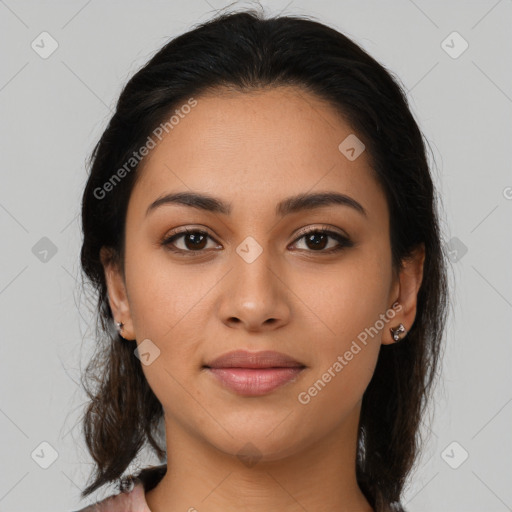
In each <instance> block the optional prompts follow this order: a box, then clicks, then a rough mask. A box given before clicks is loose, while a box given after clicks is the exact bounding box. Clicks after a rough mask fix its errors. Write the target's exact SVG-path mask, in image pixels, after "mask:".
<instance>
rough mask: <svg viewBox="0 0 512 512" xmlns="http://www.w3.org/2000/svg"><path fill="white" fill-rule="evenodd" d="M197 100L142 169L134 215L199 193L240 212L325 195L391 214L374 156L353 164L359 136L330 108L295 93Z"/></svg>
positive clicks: (228, 94)
mask: <svg viewBox="0 0 512 512" xmlns="http://www.w3.org/2000/svg"><path fill="white" fill-rule="evenodd" d="M194 99H195V100H196V101H197V104H196V105H195V106H194V107H192V108H190V109H189V108H187V109H183V111H181V113H180V107H179V106H177V107H176V108H175V110H174V112H176V110H177V111H178V112H176V116H175V118H174V124H173V127H172V129H170V130H169V132H168V133H165V132H164V136H163V137H162V140H161V141H159V142H157V145H156V147H155V148H154V149H152V150H151V151H150V154H149V155H148V156H147V157H146V158H145V159H144V160H143V161H142V163H141V165H140V166H139V169H138V170H137V173H140V176H139V179H138V180H137V184H136V186H135V188H134V190H133V192H132V197H131V199H130V203H131V204H132V208H137V209H139V208H147V206H148V204H149V203H150V202H151V201H153V200H154V199H155V198H156V197H157V196H159V195H161V194H162V193H169V192H176V191H198V192H208V193H210V194H212V195H215V196H218V197H222V198H224V199H225V200H226V201H227V202H229V203H232V204H233V205H234V208H233V210H234V212H235V213H236V211H237V209H240V208H242V207H243V206H244V205H246V206H249V204H251V205H252V208H253V209H254V208H257V209H265V208H266V206H265V204H266V203H269V207H270V206H271V207H272V208H273V207H274V205H275V204H276V203H277V202H279V201H280V200H281V199H282V198H283V197H289V196H291V195H295V194H301V193H306V192H314V191H315V190H317V189H318V190H320V189H321V190H323V191H325V190H334V191H338V192H341V193H345V194H349V195H352V196H354V197H355V198H356V199H357V200H358V201H359V202H362V203H367V204H368V209H370V208H372V209H373V210H374V211H375V214H376V215H378V216H379V215H380V216H382V215H383V214H385V213H386V212H385V211H383V209H384V210H386V208H387V206H386V204H385V199H384V194H383V192H382V190H381V189H380V186H379V185H378V183H377V182H376V180H375V178H374V176H373V170H372V169H371V168H370V164H369V155H367V154H366V151H363V152H362V153H361V154H360V155H359V156H358V157H357V158H356V159H355V160H349V159H348V158H347V156H345V154H344V153H343V152H342V151H340V148H339V146H340V144H341V143H343V141H345V140H346V139H347V137H354V136H356V137H357V135H356V134H355V133H354V130H353V129H352V127H351V126H350V125H349V124H348V123H347V122H346V121H345V120H344V119H343V118H342V117H341V116H340V115H339V114H338V113H337V111H336V110H335V109H334V108H333V107H332V106H331V105H330V104H328V103H327V102H324V101H322V100H321V99H319V98H317V97H316V96H313V95H311V94H310V93H308V92H306V91H304V90H302V89H298V88H295V87H291V86H281V87H277V88H273V89H262V90H258V91H252V92H249V93H247V92H243V93H241V92H234V91H228V90H226V89H221V90H218V91H215V92H211V93H209V94H207V95H202V96H198V97H196V98H194ZM185 103H186V101H185V102H184V104H185ZM185 112H186V113H185ZM172 114H173V113H172V112H171V113H170V114H169V117H171V115H172ZM348 140H352V139H350V138H349V139H348ZM356 140H357V139H356ZM241 200H242V201H241ZM237 203H240V204H237ZM242 203H243V204H242ZM364 206H365V208H366V205H364ZM379 208H380V211H379ZM269 209H270V208H269Z"/></svg>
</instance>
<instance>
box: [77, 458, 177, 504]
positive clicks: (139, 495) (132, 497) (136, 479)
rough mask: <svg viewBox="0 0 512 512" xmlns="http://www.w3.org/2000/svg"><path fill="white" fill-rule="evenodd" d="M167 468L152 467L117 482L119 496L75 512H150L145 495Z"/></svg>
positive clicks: (110, 497) (164, 466)
mask: <svg viewBox="0 0 512 512" xmlns="http://www.w3.org/2000/svg"><path fill="white" fill-rule="evenodd" d="M166 471H167V466H166V465H163V466H152V467H149V468H146V469H143V470H142V471H141V472H140V473H138V474H137V475H135V476H132V475H130V476H128V477H124V478H122V479H121V480H120V482H119V490H120V491H121V492H120V493H119V494H116V495H113V496H109V497H108V498H105V499H104V500H101V501H99V502H97V503H94V504H93V505H89V506H88V507H85V508H82V509H80V510H77V511H76V512H151V511H150V510H149V507H148V504H147V502H146V498H145V494H146V492H147V491H150V490H151V489H152V488H153V487H155V486H156V485H157V484H158V482H160V480H161V479H162V478H163V476H164V475H165V472H166Z"/></svg>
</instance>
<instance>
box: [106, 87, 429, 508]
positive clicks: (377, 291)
mask: <svg viewBox="0 0 512 512" xmlns="http://www.w3.org/2000/svg"><path fill="white" fill-rule="evenodd" d="M196 99H197V101H198V103H197V106H195V107H194V108H193V109H192V110H191V112H190V113H189V114H187V115H186V116H184V118H183V119H181V120H180V122H179V124H177V125H176V126H175V127H174V129H173V130H172V131H170V132H169V134H167V135H166V136H165V137H164V138H163V139H162V141H161V142H160V143H159V144H158V145H157V146H156V147H155V148H154V149H153V150H152V151H151V152H150V154H149V155H148V157H147V158H146V159H145V160H144V161H143V164H142V167H141V168H139V169H138V171H137V172H140V173H141V175H140V179H139V181H138V182H137V184H136V186H135V188H134V190H133V192H132V195H131V197H130V201H129V205H128V211H127V218H126V259H125V269H124V270H125V274H124V277H123V275H122V273H121V272H120V269H119V268H116V267H115V265H113V264H112V263H110V262H109V261H108V258H107V255H108V252H107V251H106V250H105V249H103V250H102V253H101V254H102V261H103V263H104V268H105V275H106V278H107V285H108V294H109V301H110V305H111V308H112V312H113V315H114V318H115V320H116V321H120V322H123V324H124V328H123V331H122V335H123V337H124V338H126V339H136V340H137V344H140V343H141V342H142V341H143V340H145V339H146V338H147V339H150V340H151V342H152V343H154V345H156V346H157V347H158V349H159V350H160V355H159V357H157V358H156V359H155V360H154V361H153V362H152V363H151V364H149V365H147V366H146V365H143V366H142V368H143V371H144V374H145V376H146V378H147V380H148V382H149V385H150V386H151V388H152V390H153V391H154V393H155V395H156V396H157V398H158V399H159V400H160V402H161V403H162V406H163V409H164V412H165V429H166V443H167V455H168V470H167V474H166V475H165V477H164V478H163V480H162V481H161V482H160V484H159V485H158V486H156V487H155V488H154V489H153V490H151V491H150V492H148V493H147V494H146V500H147V502H148V505H149V507H150V509H151V510H152V512H175V511H178V510H180V511H187V510H194V509H192V508H191V507H194V508H195V509H196V510H198V511H199V512H202V511H212V512H215V511H219V512H220V511H227V510H238V509H240V508H242V509H243V510H248V511H251V512H259V511H261V512H263V511H265V512H268V510H283V511H287V512H288V511H290V512H291V511H294V512H295V511H301V512H303V511H304V510H308V511H311V512H313V511H317V510H318V511H319V510H328V511H334V510H336V511H349V510H350V511H352V512H368V511H371V510H372V508H371V507H370V505H369V503H368V502H367V500H366V499H365V497H364V495H363V493H362V492H361V490H360V488H359V487H358V485H357V482H356V477H355V458H356V441H357V427H358V421H359V415H360V407H361V400H362V397H363V393H364V391H365V389H366V387H367V386H368V384H369V382H370V379H371V377H372V374H373V371H374V368H375V365H376V362H377V358H378V354H379V350H380V348H381V345H382V344H389V343H393V342H394V341H393V338H392V337H391V333H390V332H389V328H390V327H396V326H398V324H399V323H400V322H402V323H403V324H404V325H405V327H406V329H410V327H411V326H412V324H413V322H414V318H415V315H416V305H417V304H416V302H417V293H418V290H419V287H420V285H421V279H422V275H423V262H424V251H423V248H422V247H420V248H418V251H416V253H415V254H414V255H413V257H412V258H410V259H409V260H407V261H406V262H405V266H404V268H403V269H402V270H401V271H400V273H395V272H393V269H392V265H391V247H390V235H389V213H388V206H387V203H386V199H385V196H384V192H383V190H382V189H381V188H380V187H379V185H378V183H377V182H376V181H375V179H374V177H373V175H372V170H371V168H370V164H369V155H368V154H367V152H366V151H363V153H362V154H361V155H360V156H359V157H358V158H356V159H355V160H354V161H350V160H348V159H347V158H346V157H345V156H344V155H343V154H342V153H341V152H340V150H339V149H338V145H339V144H340V142H341V141H343V140H344V139H345V138H346V137H347V136H348V135H349V134H351V133H354V131H353V130H352V128H351V127H350V126H349V125H348V124H347V123H346V122H345V121H344V120H343V119H342V118H340V116H339V115H337V114H336V112H335V111H334V109H333V108H332V107H331V106H330V105H328V104H326V103H325V102H322V101H321V100H319V99H318V98H316V97H314V96H312V95H310V94H309V93H307V92H305V91H302V90H299V89H297V88H294V87H279V88H274V89H263V90H260V91H257V92H251V93H243V94H242V93H237V92H228V91H220V90H219V91H217V92H216V93H215V94H214V93H210V94H208V95H204V96H200V97H198V98H196ZM180 191H183V192H190V191H194V192H201V193H208V194H209V195H212V196H215V197H218V198H220V199H222V200H223V201H225V202H227V203H231V206H232V212H231V214H230V215H224V214H220V213H211V212H205V211H202V210H200V209H196V208H192V207H189V206H183V205H177V204H167V205H164V206H161V207H159V208H156V209H155V210H154V211H153V212H152V213H150V214H149V215H148V216H146V209H147V208H148V206H149V205H150V204H151V203H152V202H153V201H154V200H155V199H157V198H158V197H160V196H161V195H162V194H165V193H169V192H180ZM318 191H335V192H339V193H343V194H346V195H349V196H350V197H352V198H353V199H355V200H356V201H358V202H359V203H360V204H361V205H362V206H363V207H364V209H365V210H366V212H367V216H366V217H365V216H363V215H362V214H360V213H359V212H357V211H356V210H355V209H353V208H350V207H348V206H343V205H329V206H323V207H321V208H316V209H312V210H305V211H299V212H296V213H293V214H290V215H287V216H286V217H284V218H279V217H276V215H275V212H274V210H275V206H276V204H277V203H278V202H279V201H281V200H283V199H285V198H288V197H290V196H293V195H296V194H300V193H310V192H318ZM326 224H328V225H329V229H332V230H333V231H335V232H337V233H340V234H344V235H345V236H348V237H349V238H350V240H351V241H352V242H353V246H351V247H344V248H343V249H342V250H341V251H340V252H337V253H332V254H330V255H329V254H327V253H326V251H328V250H329V249H330V248H331V247H336V246H337V245H338V242H337V241H336V240H335V239H332V238H328V239H327V240H326V241H325V243H326V244H327V245H323V246H321V247H320V249H318V248H315V247H316V246H315V245H314V244H312V243H309V244H308V243H307V239H306V238H304V237H303V236H302V237H301V236H300V235H301V234H300V233H299V230H300V229H301V228H304V227H312V228H318V229H320V228H322V226H324V225H326ZM176 228H180V229H184V228H188V229H189V230H192V228H195V229H201V230H203V231H206V232H207V233H208V234H209V235H210V237H211V238H207V242H204V244H203V245H202V246H201V247H202V248H201V250H202V251H203V252H201V253H200V254H199V255H197V254H198V253H197V249H196V253H195V254H196V255H195V256H194V255H192V257H186V256H179V255H177V254H175V253H173V252H172V251H170V250H169V248H166V247H165V246H163V245H161V242H162V240H163V239H165V238H166V237H168V236H169V235H171V234H173V233H174V232H173V230H175V229H176ZM248 236H251V237H253V238H254V239H255V240H256V241H257V242H258V244H259V245H260V246H261V248H262V251H263V252H262V253H261V254H260V255H259V256H258V257H257V258H256V259H255V260H254V261H253V262H252V263H248V262H247V261H246V260H244V259H243V258H242V257H240V256H239V254H238V253H237V252H236V249H237V247H238V246H240V244H242V242H243V241H244V240H245V239H246V237H248ZM317 240H318V238H317ZM242 246H243V244H242ZM174 247H175V248H181V249H182V250H184V251H186V250H187V249H188V251H189V252H193V251H194V244H193V242H191V240H190V238H188V237H186V236H185V237H181V238H179V239H177V240H175V241H174ZM251 250H252V249H251ZM322 251H323V253H322ZM396 302H398V303H399V305H400V306H401V307H400V311H399V312H396V314H395V316H394V318H393V319H392V320H390V321H388V323H386V324H385V327H384V328H383V329H381V330H380V331H379V333H378V335H374V336H373V338H372V337H369V339H368V343H367V345H366V346H363V345H362V344H360V345H361V347H362V350H361V351H360V352H359V353H357V355H355V356H354V357H353V359H352V360H351V361H350V362H349V363H348V364H347V365H346V366H344V368H343V370H342V371H341V372H340V373H339V374H337V375H336V377H334V378H332V380H331V381H330V382H329V383H327V384H326V386H325V387H324V388H323V389H322V390H321V391H320V392H318V393H317V395H316V396H314V397H312V398H311V400H310V402H309V403H307V404H302V403H300V402H299V401H298V395H299V393H300V392H304V391H307V390H308V389H309V388H310V387H311V386H312V385H313V384H314V383H315V381H317V380H318V379H319V378H321V377H322V374H324V373H325V372H326V371H327V370H328V368H330V367H332V366H333V363H334V362H335V361H336V360H337V357H338V355H343V354H344V353H345V352H346V351H347V350H348V349H349V348H350V346H351V344H352V342H353V341H354V340H356V339H357V336H358V334H359V333H361V332H362V331H364V329H365V328H368V327H370V326H374V325H375V323H376V321H377V320H378V319H379V315H380V314H383V313H385V312H386V311H389V310H390V309H391V307H392V305H393V304H394V303H396ZM270 319H273V320H270ZM406 342H407V340H406V339H405V340H404V341H403V343H406ZM234 349H247V350H249V351H258V350H277V351H280V352H284V353H285V354H288V355H290V356H292V357H293V358H294V359H296V360H298V361H300V362H301V363H303V364H304V365H306V369H305V370H304V371H303V372H302V373H301V374H300V375H299V376H298V378H297V379H296V380H294V381H292V382H289V383H287V384H286V385H285V386H282V387H280V388H278V389H277V390H275V391H273V392H271V393H269V394H267V395H264V396H261V397H244V396H239V395H236V394H235V393H233V392H231V391H229V390H227V389H225V388H223V387H222V386H221V385H220V384H219V383H218V382H217V381H216V380H215V379H214V378H213V377H212V376H211V375H210V374H209V373H208V372H207V371H205V370H204V369H203V368H202V366H203V365H204V364H206V362H207V361H209V360H211V359H212V358H214V357H217V356H219V355H221V354H223V353H225V352H228V351H231V350H234ZM247 443H251V444H250V445H248V444H247ZM241 450H242V451H243V452H244V453H246V454H247V455H249V456H251V454H252V455H253V456H257V457H259V459H258V460H255V461H254V462H255V463H254V464H252V465H250V464H248V463H244V462H243V461H242V460H241V458H240V457H238V456H237V453H239V452H240V451H241Z"/></svg>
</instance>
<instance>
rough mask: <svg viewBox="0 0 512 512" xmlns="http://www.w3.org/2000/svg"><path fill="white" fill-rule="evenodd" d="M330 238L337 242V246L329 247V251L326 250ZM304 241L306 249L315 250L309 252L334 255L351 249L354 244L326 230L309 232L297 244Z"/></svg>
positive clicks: (338, 234)
mask: <svg viewBox="0 0 512 512" xmlns="http://www.w3.org/2000/svg"><path fill="white" fill-rule="evenodd" d="M329 238H330V239H334V240H335V241H336V242H337V245H336V244H335V245H334V247H329V248H328V250H324V249H326V245H327V240H328V239H329ZM302 239H304V243H305V244H306V247H309V248H311V247H314V249H313V250H310V251H309V252H325V253H332V252H337V251H341V250H342V249H343V248H344V247H351V246H352V245H353V243H352V242H351V241H350V240H349V239H348V238H347V237H345V236H343V235H341V234H340V233H336V232H335V231H330V230H328V229H325V228H324V229H311V230H308V231H307V232H305V233H303V234H302V235H301V236H300V237H299V238H297V242H298V241H299V240H302ZM308 244H311V245H308Z"/></svg>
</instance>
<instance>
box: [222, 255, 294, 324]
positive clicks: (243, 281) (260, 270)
mask: <svg viewBox="0 0 512 512" xmlns="http://www.w3.org/2000/svg"><path fill="white" fill-rule="evenodd" d="M233 256H234V257H233V260H234V261H233V265H234V267H233V269H232V270H231V272H229V273H228V275H227V276H226V278H225V279H224V280H223V281H224V283H223V287H222V295H221V298H220V305H219V309H218V313H219V316H220V319H221V320H222V322H223V323H224V324H225V325H227V326H228V327H231V328H238V329H244V330H246V331H249V332H257V331H269V330H275V329H279V328H280V327H283V326H284V325H286V324H287V323H288V322H289V320H290V312H291V310H290V304H289V297H290V290H289V288H288V286H287V284H286V283H285V282H284V280H283V278H282V277H281V276H279V275H278V271H276V270H277V269H275V268H271V267H270V262H269V260H268V258H267V254H266V252H265V251H263V253H262V254H260V255H259V256H258V258H256V260H254V261H252V262H251V263H248V262H247V261H245V260H244V259H243V258H241V257H240V256H238V254H234V255H233Z"/></svg>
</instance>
